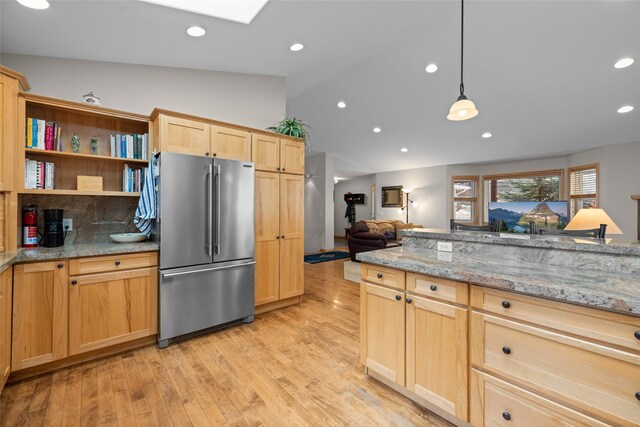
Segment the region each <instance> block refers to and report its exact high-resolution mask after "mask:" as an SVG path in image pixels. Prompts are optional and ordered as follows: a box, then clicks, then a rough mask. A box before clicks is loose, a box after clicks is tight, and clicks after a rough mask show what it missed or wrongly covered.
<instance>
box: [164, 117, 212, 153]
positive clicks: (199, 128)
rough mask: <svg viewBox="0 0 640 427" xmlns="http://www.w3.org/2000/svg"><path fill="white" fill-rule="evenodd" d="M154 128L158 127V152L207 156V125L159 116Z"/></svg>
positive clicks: (208, 134)
mask: <svg viewBox="0 0 640 427" xmlns="http://www.w3.org/2000/svg"><path fill="white" fill-rule="evenodd" d="M154 126H158V143H159V144H160V146H159V151H171V152H173V153H182V154H192V155H194V156H208V155H209V152H210V147H209V145H210V140H211V126H210V125H209V124H208V123H202V122H198V121H195V120H188V119H183V118H178V117H172V116H168V115H165V114H160V115H158V117H157V118H156V122H154Z"/></svg>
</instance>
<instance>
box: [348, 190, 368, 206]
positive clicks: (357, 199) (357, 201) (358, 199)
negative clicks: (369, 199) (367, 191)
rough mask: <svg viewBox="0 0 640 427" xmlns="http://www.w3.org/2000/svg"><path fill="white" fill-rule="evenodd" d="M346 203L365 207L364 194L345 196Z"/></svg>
mask: <svg viewBox="0 0 640 427" xmlns="http://www.w3.org/2000/svg"><path fill="white" fill-rule="evenodd" d="M344 201H345V202H346V203H353V204H354V205H364V193H355V194H351V193H347V194H345V195H344Z"/></svg>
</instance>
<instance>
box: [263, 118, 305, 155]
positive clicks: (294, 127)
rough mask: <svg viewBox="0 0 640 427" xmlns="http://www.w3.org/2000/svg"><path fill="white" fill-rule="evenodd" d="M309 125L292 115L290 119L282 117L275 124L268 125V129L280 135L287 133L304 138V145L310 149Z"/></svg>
mask: <svg viewBox="0 0 640 427" xmlns="http://www.w3.org/2000/svg"><path fill="white" fill-rule="evenodd" d="M309 129H311V128H310V127H309V125H308V124H307V123H305V122H303V121H302V120H299V119H296V118H295V117H292V118H290V119H288V118H286V117H285V118H284V119H282V120H280V121H279V122H278V123H276V124H275V126H269V127H268V128H267V130H268V131H271V132H275V133H279V134H280V135H289V136H293V137H295V138H301V139H303V140H304V145H305V147H306V149H307V151H311V144H310V143H309Z"/></svg>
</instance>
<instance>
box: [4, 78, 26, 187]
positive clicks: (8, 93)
mask: <svg viewBox="0 0 640 427" xmlns="http://www.w3.org/2000/svg"><path fill="white" fill-rule="evenodd" d="M29 89H30V86H29V83H28V82H27V80H26V79H25V78H24V76H23V75H22V74H20V73H17V72H15V71H13V70H10V69H8V68H5V67H3V66H0V191H11V190H12V189H13V186H14V185H15V183H14V177H13V174H14V172H15V163H16V162H17V159H16V155H17V152H16V148H17V145H16V141H18V140H19V134H20V129H21V128H22V127H21V126H20V120H19V118H18V117H19V108H20V104H19V97H18V94H19V93H20V92H22V91H25V90H29Z"/></svg>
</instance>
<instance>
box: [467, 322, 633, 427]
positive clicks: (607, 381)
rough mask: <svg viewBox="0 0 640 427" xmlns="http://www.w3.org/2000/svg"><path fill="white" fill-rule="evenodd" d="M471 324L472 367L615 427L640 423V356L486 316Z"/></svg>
mask: <svg viewBox="0 0 640 427" xmlns="http://www.w3.org/2000/svg"><path fill="white" fill-rule="evenodd" d="M471 319H472V320H471V340H472V341H471V348H472V351H471V360H472V364H473V365H474V366H476V367H478V368H481V369H483V370H486V371H488V372H490V373H495V374H498V375H499V376H501V377H503V378H508V379H509V380H512V381H513V382H516V383H520V384H522V385H524V386H526V387H529V388H533V389H534V390H537V391H539V392H540V393H541V394H543V395H547V396H549V397H551V398H552V399H554V400H559V401H561V402H566V403H568V404H570V405H571V406H575V407H578V408H580V409H582V410H584V411H585V412H587V413H592V414H594V415H597V416H598V417H601V418H604V419H607V420H611V422H612V423H614V424H620V425H639V424H640V400H638V398H637V397H636V393H638V392H640V355H636V354H631V353H627V352H623V351H620V350H615V349H612V348H609V347H604V346H602V345H598V344H593V343H590V342H587V341H583V340H580V339H577V338H572V337H569V336H565V335H561V334H557V333H554V332H549V331H546V330H543V329H539V328H535V327H532V326H528V325H524V324H520V323H516V322H512V321H509V320H505V319H501V318H498V317H494V316H489V315H485V314H480V313H473V314H472V318H471Z"/></svg>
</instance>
